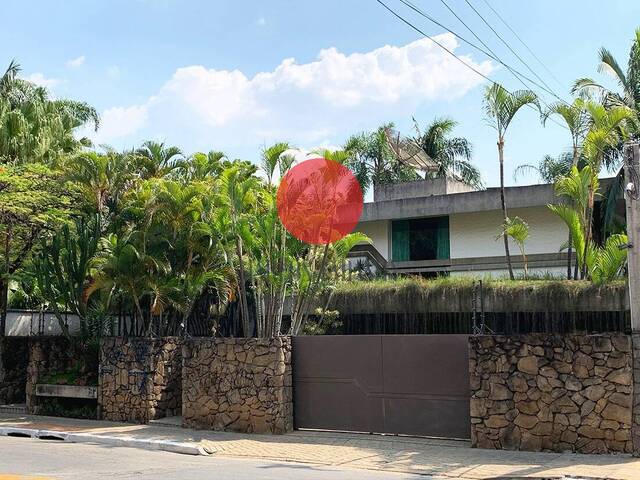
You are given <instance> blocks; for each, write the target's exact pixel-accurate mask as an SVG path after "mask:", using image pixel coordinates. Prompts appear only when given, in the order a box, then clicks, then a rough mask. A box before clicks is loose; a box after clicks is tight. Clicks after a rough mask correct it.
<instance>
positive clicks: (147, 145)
mask: <svg viewBox="0 0 640 480" xmlns="http://www.w3.org/2000/svg"><path fill="white" fill-rule="evenodd" d="M135 153H136V155H137V156H138V159H139V161H140V167H141V176H142V178H144V179H147V178H162V177H164V176H165V175H168V174H169V173H171V172H172V171H173V170H175V169H176V168H179V167H180V166H181V165H182V162H183V161H184V155H183V154H182V150H180V149H179V148H178V147H167V146H165V144H164V143H163V142H154V141H152V140H149V141H147V142H144V143H143V144H142V146H141V147H140V148H138V149H137V150H136V151H135Z"/></svg>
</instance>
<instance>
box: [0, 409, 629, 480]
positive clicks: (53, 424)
mask: <svg viewBox="0 0 640 480" xmlns="http://www.w3.org/2000/svg"><path fill="white" fill-rule="evenodd" d="M12 428H13V429H22V431H31V432H37V431H44V432H47V433H48V434H49V435H51V434H52V432H53V434H54V435H55V433H56V432H57V433H59V434H60V436H61V438H62V437H63V436H64V434H67V437H65V439H67V441H75V440H74V438H78V435H81V437H80V438H82V439H83V441H90V442H94V443H103V444H105V445H109V446H114V445H119V446H123V445H130V446H136V447H140V448H143V449H149V448H153V449H155V450H159V449H164V450H168V448H161V447H157V445H160V444H162V442H173V443H175V444H178V445H182V446H185V448H186V447H189V448H192V449H195V450H197V451H198V452H199V453H208V454H210V455H211V456H213V457H215V458H218V459H219V458H222V457H225V458H231V457H234V458H239V457H242V458H246V459H260V460H271V461H277V462H283V461H284V462H299V463H305V464H311V465H321V466H327V467H336V468H347V469H351V468H357V469H364V470H370V471H381V472H399V473H405V474H420V475H431V476H435V477H444V478H460V479H468V480H480V479H492V478H496V477H501V476H508V477H533V478H549V477H551V478H553V477H562V476H574V477H586V478H611V479H618V480H637V479H640V459H636V458H633V457H631V456H627V455H580V454H569V453H566V454H558V453H531V452H506V451H494V450H481V449H472V448H470V447H469V444H468V442H464V441H454V440H441V439H424V438H410V437H396V436H378V435H364V434H348V433H334V432H308V431H298V432H294V433H292V434H289V435H281V436H271V435H244V434H233V433H219V432H209V431H194V430H188V429H182V428H175V427H161V426H155V425H152V426H150V425H129V424H119V423H111V422H96V421H90V420H70V419H61V418H52V417H19V416H11V415H3V416H2V417H0V430H4V431H7V429H12ZM74 435H75V437H74ZM28 441H31V440H28ZM150 442H152V443H150ZM37 445H38V444H37V443H36V444H33V449H36V450H37ZM149 445H156V446H155V447H149ZM203 458H204V457H203ZM210 459H211V458H209V459H208V460H210ZM205 460H206V459H205Z"/></svg>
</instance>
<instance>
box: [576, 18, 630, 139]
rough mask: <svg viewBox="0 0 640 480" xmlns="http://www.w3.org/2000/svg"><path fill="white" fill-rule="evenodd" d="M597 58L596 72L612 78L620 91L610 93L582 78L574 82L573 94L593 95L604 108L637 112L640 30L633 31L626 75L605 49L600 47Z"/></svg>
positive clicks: (590, 80) (596, 83)
mask: <svg viewBox="0 0 640 480" xmlns="http://www.w3.org/2000/svg"><path fill="white" fill-rule="evenodd" d="M598 58H599V60H600V63H599V65H598V72H600V73H604V74H607V75H608V76H610V77H612V78H613V79H614V80H615V82H616V83H617V84H618V88H619V89H620V90H619V91H617V92H614V91H611V90H609V89H607V88H606V87H604V86H603V85H602V84H600V83H598V82H597V81H595V80H593V79H591V78H588V77H583V78H579V79H578V80H576V81H575V82H574V84H573V89H572V91H573V93H578V94H580V95H583V96H588V95H590V94H593V93H595V94H598V95H600V96H601V97H602V100H603V104H604V105H605V106H606V107H612V106H618V107H620V106H626V107H628V108H630V109H632V110H636V111H638V107H639V106H640V28H638V29H636V31H635V36H634V39H633V43H632V45H631V50H630V52H629V60H628V62H627V71H626V73H625V71H624V70H623V68H622V67H621V66H620V63H618V61H617V60H616V58H615V57H614V56H613V54H612V53H611V52H610V51H609V50H608V49H606V48H605V47H602V48H601V49H600V51H599V52H598ZM636 131H637V130H636Z"/></svg>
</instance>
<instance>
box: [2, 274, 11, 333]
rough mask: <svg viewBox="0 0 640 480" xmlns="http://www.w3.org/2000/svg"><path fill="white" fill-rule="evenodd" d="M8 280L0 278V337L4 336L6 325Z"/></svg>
mask: <svg viewBox="0 0 640 480" xmlns="http://www.w3.org/2000/svg"><path fill="white" fill-rule="evenodd" d="M8 297H9V282H8V281H7V280H6V279H4V278H0V337H4V336H5V330H6V326H7V309H8V303H9V301H8V300H9V298H8Z"/></svg>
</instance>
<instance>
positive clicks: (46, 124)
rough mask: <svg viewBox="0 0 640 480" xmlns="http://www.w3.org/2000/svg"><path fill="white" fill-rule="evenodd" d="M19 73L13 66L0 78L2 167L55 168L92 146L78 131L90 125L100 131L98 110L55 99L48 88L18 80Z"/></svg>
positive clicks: (16, 67) (0, 148)
mask: <svg viewBox="0 0 640 480" xmlns="http://www.w3.org/2000/svg"><path fill="white" fill-rule="evenodd" d="M19 72H20V66H19V65H18V64H17V63H15V62H11V64H10V65H9V68H8V69H7V70H6V72H5V73H4V74H3V75H2V77H0V163H10V162H11V163H26V162H43V163H47V164H55V163H56V162H57V161H58V160H59V159H60V158H61V157H62V156H64V155H66V154H69V153H73V152H75V151H77V150H78V149H80V148H81V147H82V146H85V145H88V144H90V142H89V141H88V140H87V139H85V138H82V139H77V138H76V137H75V131H76V129H77V128H78V127H80V126H82V125H84V124H86V123H89V122H91V123H93V125H94V128H96V129H97V128H98V124H99V117H98V113H97V112H96V110H95V109H94V108H93V107H91V106H90V105H88V104H87V103H84V102H77V101H73V100H66V99H51V98H50V96H49V93H48V92H47V90H46V89H45V88H43V87H38V86H36V85H34V84H33V83H31V82H28V81H26V80H23V79H20V78H18V77H17V74H18V73H19Z"/></svg>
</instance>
